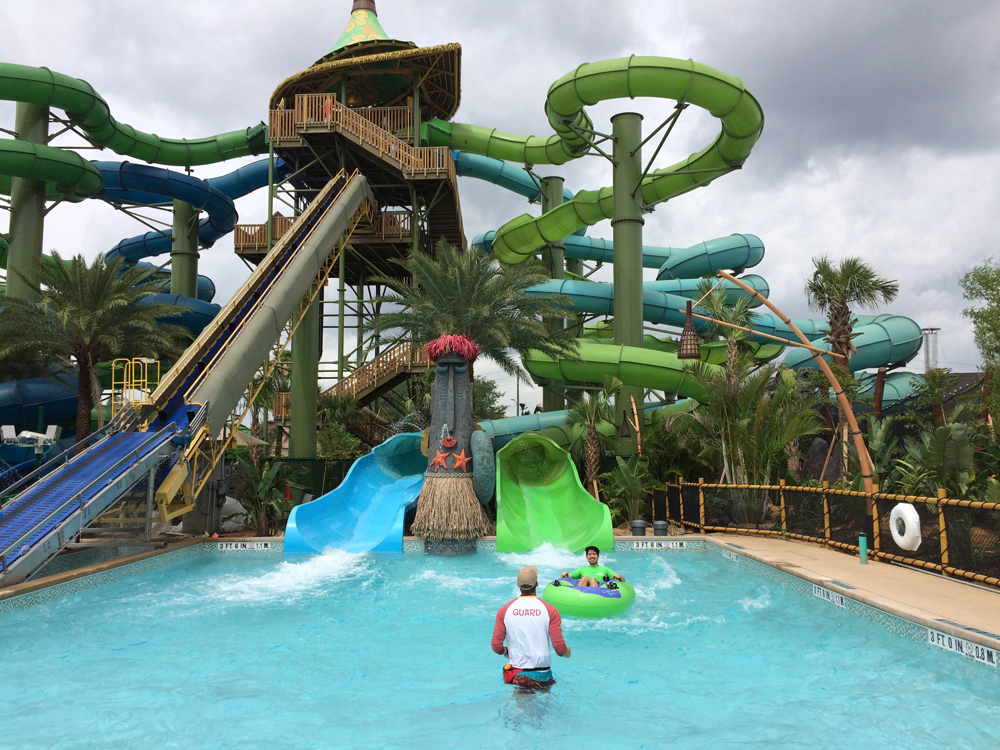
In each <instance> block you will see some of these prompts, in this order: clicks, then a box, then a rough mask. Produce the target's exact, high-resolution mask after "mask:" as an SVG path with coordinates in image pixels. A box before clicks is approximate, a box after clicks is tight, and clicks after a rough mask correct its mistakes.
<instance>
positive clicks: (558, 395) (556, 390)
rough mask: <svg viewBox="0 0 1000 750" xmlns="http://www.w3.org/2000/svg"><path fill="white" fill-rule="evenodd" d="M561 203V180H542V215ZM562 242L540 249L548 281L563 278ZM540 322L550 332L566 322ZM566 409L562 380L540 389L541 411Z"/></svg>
mask: <svg viewBox="0 0 1000 750" xmlns="http://www.w3.org/2000/svg"><path fill="white" fill-rule="evenodd" d="M562 202H563V178H562V177H543V178H542V213H547V212H548V211H551V210H552V209H554V208H555V207H556V206H560V205H562ZM564 252H565V250H564V248H563V243H562V241H559V242H554V243H552V244H550V245H545V246H544V247H542V265H543V266H545V268H546V269H548V272H549V278H550V279H561V278H563V275H564V274H563V255H564ZM542 322H543V323H544V324H545V327H546V328H548V329H549V330H550V331H551V330H555V329H557V328H560V329H561V328H563V327H565V325H566V321H565V320H563V319H562V318H543V319H542ZM565 408H566V389H565V387H564V383H563V381H562V380H553V381H552V382H551V383H550V384H549V385H547V386H544V387H543V388H542V409H543V410H544V411H560V410H562V409H565Z"/></svg>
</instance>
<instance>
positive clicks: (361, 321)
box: [354, 268, 365, 368]
mask: <svg viewBox="0 0 1000 750" xmlns="http://www.w3.org/2000/svg"><path fill="white" fill-rule="evenodd" d="M357 304H358V318H357V319H358V341H357V348H356V349H355V350H354V351H355V352H356V353H357V357H356V361H357V365H356V367H358V368H360V367H361V365H362V364H364V361H365V353H364V347H363V346H362V345H361V342H362V341H363V340H364V335H365V269H364V268H362V269H361V270H360V271H359V272H358V302H357Z"/></svg>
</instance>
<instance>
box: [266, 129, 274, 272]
mask: <svg viewBox="0 0 1000 750" xmlns="http://www.w3.org/2000/svg"><path fill="white" fill-rule="evenodd" d="M267 160H268V161H267V252H269V253H270V252H271V248H272V247H273V246H274V218H272V217H273V216H274V141H272V140H270V139H268V142H267Z"/></svg>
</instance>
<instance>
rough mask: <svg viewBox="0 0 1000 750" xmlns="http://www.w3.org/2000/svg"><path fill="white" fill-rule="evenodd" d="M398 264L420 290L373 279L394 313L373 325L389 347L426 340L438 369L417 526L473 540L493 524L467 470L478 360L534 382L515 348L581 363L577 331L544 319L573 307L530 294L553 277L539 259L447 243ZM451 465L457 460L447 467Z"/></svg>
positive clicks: (439, 535) (437, 537)
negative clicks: (507, 258) (503, 258)
mask: <svg viewBox="0 0 1000 750" xmlns="http://www.w3.org/2000/svg"><path fill="white" fill-rule="evenodd" d="M396 262H397V263H398V264H399V266H400V268H401V270H402V274H401V275H406V276H409V277H411V278H412V285H407V284H405V283H403V282H401V281H400V280H399V279H397V278H389V277H385V276H383V277H379V278H377V279H374V280H373V281H374V283H380V284H385V285H386V287H387V288H388V289H389V290H390V291H389V292H387V293H386V294H383V295H379V296H377V297H376V299H375V301H376V303H377V304H382V305H384V306H385V307H389V308H390V309H392V308H395V311H394V312H388V313H383V314H382V315H381V316H379V317H376V318H374V320H372V321H371V323H370V324H369V329H370V330H372V331H373V332H374V333H376V334H378V335H385V340H386V342H387V343H388V344H390V345H392V344H396V343H404V342H407V343H410V344H411V346H422V345H424V344H427V345H428V346H427V352H428V356H429V358H430V359H431V360H432V361H435V362H437V363H438V366H437V368H436V369H435V379H436V380H435V386H434V389H433V394H432V402H431V428H429V430H430V431H433V432H434V434H433V436H431V433H430V431H429V432H428V440H429V455H428V462H429V465H428V475H427V477H426V478H425V480H424V484H423V487H422V488H421V491H420V498H419V500H418V504H417V513H416V516H415V517H414V520H413V526H412V530H413V533H414V534H416V535H418V536H424V537H426V538H427V539H428V540H429V541H430V542H432V543H434V542H439V541H441V542H451V541H468V540H472V539H474V538H475V537H477V536H479V535H481V534H483V533H485V531H486V530H487V529H488V527H489V520H488V519H487V517H486V515H485V513H484V512H483V511H482V508H481V506H480V503H479V500H478V499H477V498H476V495H475V491H474V487H473V482H472V474H471V473H468V468H467V464H468V461H469V456H471V436H472V432H473V421H472V415H473V412H474V408H475V407H474V404H473V403H472V401H473V393H474V392H473V386H472V384H473V383H474V382H475V380H474V373H473V362H474V361H475V360H476V358H477V357H478V356H479V355H482V356H485V357H487V358H488V359H491V360H493V361H494V362H496V363H497V364H498V365H499V366H500V368H501V369H502V370H503V371H504V372H506V373H507V374H509V375H513V376H514V377H516V378H520V379H522V380H527V377H528V376H527V374H526V373H525V372H524V370H523V369H522V368H521V366H520V364H518V362H517V361H516V360H515V358H514V356H513V354H512V352H516V353H517V354H519V355H522V356H523V355H525V354H527V352H528V351H529V350H532V349H535V350H538V351H540V352H543V353H544V354H547V355H549V356H550V357H566V358H569V359H576V358H577V357H576V354H575V352H576V339H575V338H574V336H573V333H572V332H571V331H570V330H568V329H561V328H560V329H557V330H549V329H548V328H547V327H546V326H545V325H544V324H543V322H542V319H543V318H565V317H567V316H568V315H569V314H570V303H569V300H568V299H566V298H565V297H562V296H558V295H546V294H537V295H536V294H528V292H527V290H528V289H529V287H532V286H535V285H538V284H541V283H543V282H545V281H547V280H548V275H547V274H546V273H544V272H543V271H542V270H541V267H540V265H539V264H538V263H537V262H536V261H526V262H523V263H520V264H517V265H513V266H501V265H500V263H499V262H497V261H496V260H494V259H493V258H491V257H490V256H488V255H484V254H483V253H479V252H470V253H461V252H459V251H458V250H456V249H455V248H453V247H451V246H450V245H448V244H447V243H446V242H444V241H441V242H439V243H438V244H437V245H436V246H435V255H434V256H433V257H432V256H430V255H427V254H425V253H422V252H414V253H412V254H411V255H410V256H409V257H408V258H407V259H406V260H402V261H396ZM385 307H383V309H385ZM445 394H447V395H445ZM466 394H467V395H468V398H466V397H465V396H466ZM459 396H461V399H460V401H461V403H462V404H464V406H463V407H462V408H459V407H458V406H457V404H458V403H459ZM452 409H454V412H451V410H452ZM446 414H448V416H447V418H445V415H446ZM432 438H433V439H432ZM449 460H452V461H454V464H453V465H451V466H449V464H448V463H447V461H449ZM432 467H433V471H432Z"/></svg>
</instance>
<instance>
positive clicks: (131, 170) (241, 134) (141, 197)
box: [0, 63, 268, 430]
mask: <svg viewBox="0 0 1000 750" xmlns="http://www.w3.org/2000/svg"><path fill="white" fill-rule="evenodd" d="M0 99H5V100H9V101H17V102H26V103H30V104H36V105H40V106H50V107H55V108H57V109H62V110H63V111H64V112H65V113H66V116H67V118H68V119H69V121H70V122H72V123H73V124H74V125H75V126H76V127H77V129H78V130H79V131H80V132H81V133H82V134H84V135H85V136H86V138H87V139H88V140H89V141H90V142H91V143H93V144H94V145H96V146H101V147H106V148H108V149H110V150H112V151H114V152H116V153H118V154H121V155H123V156H131V157H136V158H140V159H143V160H146V161H150V162H156V163H159V164H165V165H169V166H181V167H189V166H197V165H205V164H213V163H216V162H219V161H222V160H225V159H231V158H236V157H241V156H249V155H256V154H260V153H263V152H264V151H266V148H267V131H266V128H265V126H264V125H263V124H261V125H257V126H253V127H250V128H246V129H244V130H237V131H232V132H230V133H223V134H221V135H217V136H210V137H208V138H200V139H194V140H188V139H168V138H160V137H159V136H156V135H152V134H148V133H143V132H141V131H138V130H136V129H134V128H132V127H131V126H129V125H124V124H121V123H119V122H117V121H116V120H115V119H114V117H112V116H111V113H110V109H109V108H108V105H107V104H106V103H105V101H104V100H103V99H102V98H101V97H100V96H99V95H98V94H97V93H96V92H95V91H94V89H93V87H91V86H90V84H89V83H87V82H86V81H82V80H80V79H77V78H71V77H69V76H66V75H63V74H61V73H56V72H53V71H51V70H49V69H47V68H32V67H28V66H23V65H14V64H7V63H0ZM267 168H268V162H267V160H262V161H259V162H256V163H254V164H250V165H248V166H245V167H241V168H240V169H238V170H236V171H234V172H232V173H230V174H228V175H225V176H223V177H218V178H214V179H210V180H207V181H205V180H199V179H197V178H194V177H190V176H188V175H184V174H180V173H175V172H170V171H168V170H166V169H160V168H156V167H150V166H145V165H138V164H129V163H127V162H125V163H115V162H89V161H87V160H85V159H83V158H82V157H80V156H79V154H77V153H76V152H74V151H68V150H63V149H58V148H54V147H51V146H47V145H43V144H36V143H30V142H27V141H19V140H10V139H0V193H4V194H8V195H9V194H10V188H11V178H12V177H23V178H26V179H34V180H41V181H44V182H45V184H46V194H47V197H48V198H50V199H53V200H55V199H64V200H69V201H79V200H83V199H85V198H100V199H103V200H107V201H109V202H117V203H134V204H140V205H153V204H158V203H164V202H169V201H171V200H173V199H175V198H176V199H179V200H183V201H185V202H188V203H190V204H191V205H193V206H196V207H197V208H198V209H203V210H205V211H206V212H207V213H208V217H207V218H206V219H203V220H202V221H201V223H200V225H199V231H198V235H199V241H200V242H201V243H202V244H203V245H205V246H211V244H212V243H213V242H215V241H216V240H217V239H218V238H219V237H221V236H222V235H223V234H225V233H226V232H228V231H231V229H232V227H233V226H234V225H235V223H236V220H237V214H236V209H235V207H234V206H233V200H234V199H236V198H240V197H242V196H244V195H246V194H247V193H249V192H252V191H253V190H256V189H258V188H260V187H262V186H264V185H266V184H267ZM169 250H170V232H169V231H167V232H164V233H160V232H149V233H147V234H145V235H141V236H139V237H133V238H131V239H127V240H123V241H122V242H120V243H119V244H118V245H117V246H116V247H115V248H113V249H112V251H111V253H109V255H112V256H113V255H116V254H120V255H122V256H123V257H125V259H126V260H127V261H128V262H129V263H130V264H137V263H140V262H141V259H142V258H145V257H150V256H154V255H159V254H162V253H164V252H169ZM43 262H52V258H51V256H48V255H45V256H43ZM0 267H3V268H6V267H7V240H6V239H5V238H3V237H2V236H0ZM214 295H215V285H214V284H213V283H212V281H211V280H210V279H208V278H207V277H204V276H199V277H198V297H197V299H193V298H187V297H179V296H177V295H169V294H157V295H154V296H153V297H150V298H149V300H148V302H146V304H151V303H168V304H174V305H178V306H180V307H182V308H183V309H184V312H183V314H182V315H181V316H179V318H177V319H176V320H175V322H177V323H178V324H180V325H183V326H185V327H187V328H189V329H190V330H191V331H192V332H193V333H195V334H197V333H198V332H199V331H201V330H202V329H203V328H204V327H205V325H206V324H207V323H208V322H209V321H211V320H212V318H214V317H215V315H216V314H217V313H218V311H219V306H218V305H214V304H211V301H212V298H213V297H214ZM39 407H44V408H45V420H46V421H47V422H49V423H55V422H62V421H67V420H71V419H73V417H74V415H75V413H76V395H75V387H74V388H73V389H70V388H68V387H67V386H66V385H64V384H60V383H54V382H51V381H46V380H41V379H38V380H28V381H21V382H19V383H3V384H0V421H2V422H3V423H4V424H14V425H16V426H17V429H19V430H20V429H25V428H29V429H30V428H33V427H34V426H35V423H36V421H37V413H38V409H39Z"/></svg>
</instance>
